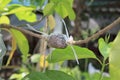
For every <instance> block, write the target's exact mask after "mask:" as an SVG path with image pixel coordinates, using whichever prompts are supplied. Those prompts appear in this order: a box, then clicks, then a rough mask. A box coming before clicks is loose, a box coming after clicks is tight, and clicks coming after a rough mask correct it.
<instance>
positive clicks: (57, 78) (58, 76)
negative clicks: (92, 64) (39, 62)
mask: <svg viewBox="0 0 120 80" xmlns="http://www.w3.org/2000/svg"><path fill="white" fill-rule="evenodd" d="M45 74H46V75H47V76H48V77H49V79H51V80H75V79H74V78H73V77H72V76H70V75H68V74H66V73H64V72H62V71H55V70H48V71H46V72H45Z"/></svg>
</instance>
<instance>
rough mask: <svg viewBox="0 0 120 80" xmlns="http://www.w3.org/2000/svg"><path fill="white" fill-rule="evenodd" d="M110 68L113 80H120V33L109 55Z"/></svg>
mask: <svg viewBox="0 0 120 80" xmlns="http://www.w3.org/2000/svg"><path fill="white" fill-rule="evenodd" d="M109 54H110V55H109V62H110V65H109V68H110V77H111V80H119V79H120V62H119V61H120V32H119V33H118V35H117V37H116V38H115V40H114V41H113V43H112V46H111V48H110V53H109Z"/></svg>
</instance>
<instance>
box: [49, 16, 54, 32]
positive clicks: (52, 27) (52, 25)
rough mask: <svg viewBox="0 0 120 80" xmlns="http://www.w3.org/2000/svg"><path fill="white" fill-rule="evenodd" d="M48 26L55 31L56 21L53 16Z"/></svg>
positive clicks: (50, 17)
mask: <svg viewBox="0 0 120 80" xmlns="http://www.w3.org/2000/svg"><path fill="white" fill-rule="evenodd" d="M48 25H49V26H50V30H53V29H54V27H55V19H54V17H53V16H52V15H49V16H48Z"/></svg>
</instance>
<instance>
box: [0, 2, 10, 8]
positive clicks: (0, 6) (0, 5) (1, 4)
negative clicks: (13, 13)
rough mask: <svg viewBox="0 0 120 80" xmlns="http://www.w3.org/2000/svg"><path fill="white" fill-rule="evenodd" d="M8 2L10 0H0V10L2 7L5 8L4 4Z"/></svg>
mask: <svg viewBox="0 0 120 80" xmlns="http://www.w3.org/2000/svg"><path fill="white" fill-rule="evenodd" d="M10 2H11V0H0V10H3V8H5V6H7V4H8V3H10Z"/></svg>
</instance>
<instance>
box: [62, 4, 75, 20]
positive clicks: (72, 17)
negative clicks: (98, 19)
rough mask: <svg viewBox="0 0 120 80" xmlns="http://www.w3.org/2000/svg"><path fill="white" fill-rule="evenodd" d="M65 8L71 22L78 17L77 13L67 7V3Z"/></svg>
mask: <svg viewBox="0 0 120 80" xmlns="http://www.w3.org/2000/svg"><path fill="white" fill-rule="evenodd" d="M64 6H65V8H66V10H67V12H68V17H69V18H70V20H74V19H75V17H76V15H75V12H74V11H73V9H72V7H70V6H69V5H65V3H64Z"/></svg>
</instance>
